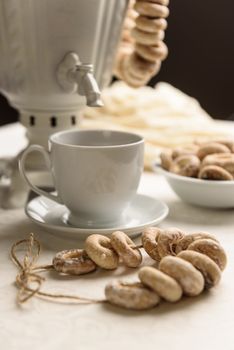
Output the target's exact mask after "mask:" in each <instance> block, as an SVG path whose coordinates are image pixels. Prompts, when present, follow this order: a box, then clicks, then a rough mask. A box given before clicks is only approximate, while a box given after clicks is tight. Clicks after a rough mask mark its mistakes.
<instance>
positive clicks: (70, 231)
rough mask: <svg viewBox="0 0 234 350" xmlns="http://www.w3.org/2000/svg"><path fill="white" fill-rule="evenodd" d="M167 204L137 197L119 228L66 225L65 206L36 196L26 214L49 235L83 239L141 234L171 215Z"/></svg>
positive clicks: (127, 210) (27, 206)
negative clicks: (90, 236)
mask: <svg viewBox="0 0 234 350" xmlns="http://www.w3.org/2000/svg"><path fill="white" fill-rule="evenodd" d="M168 212H169V209H168V207H167V205H166V204H165V203H163V202H161V201H159V200H157V199H155V198H152V197H149V196H146V195H142V194H137V195H136V197H135V198H134V200H133V201H132V203H131V205H130V206H129V208H128V209H126V212H125V223H121V224H120V225H119V226H116V227H103V228H98V229H97V228H87V227H86V228H82V227H74V226H71V225H70V224H68V223H67V221H66V218H67V216H68V210H67V208H66V207H65V206H64V205H60V204H58V203H56V202H53V201H51V200H50V199H48V198H46V197H42V196H39V197H36V198H34V199H33V200H31V201H30V202H29V203H27V205H26V207H25V213H26V215H27V216H28V217H29V219H30V220H32V221H33V222H34V223H36V224H37V225H39V226H41V227H43V228H44V230H46V231H47V232H50V233H52V234H55V235H56V236H60V237H62V238H64V237H66V238H70V239H83V238H85V237H87V236H88V235H90V234H92V233H98V234H104V235H107V234H110V233H112V232H113V231H117V230H121V231H124V232H125V233H127V234H128V235H129V236H135V235H137V234H139V233H140V232H141V231H142V230H143V229H144V228H145V227H148V226H155V225H156V224H158V223H160V222H161V221H162V220H163V219H165V217H166V216H167V215H168Z"/></svg>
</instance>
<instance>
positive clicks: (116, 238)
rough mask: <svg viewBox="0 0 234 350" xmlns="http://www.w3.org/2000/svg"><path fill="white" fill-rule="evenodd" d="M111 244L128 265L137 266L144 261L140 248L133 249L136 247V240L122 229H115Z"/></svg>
mask: <svg viewBox="0 0 234 350" xmlns="http://www.w3.org/2000/svg"><path fill="white" fill-rule="evenodd" d="M110 240H111V245H112V247H113V248H114V250H115V251H116V252H117V254H118V255H119V257H120V258H122V260H123V263H124V264H125V265H126V266H128V267H137V266H139V265H140V264H141V262H142V255H141V252H140V250H139V249H133V248H134V247H136V245H135V244H134V242H133V241H132V240H131V239H130V238H129V237H128V236H127V235H126V233H124V232H121V231H115V232H113V233H112V234H111V236H110Z"/></svg>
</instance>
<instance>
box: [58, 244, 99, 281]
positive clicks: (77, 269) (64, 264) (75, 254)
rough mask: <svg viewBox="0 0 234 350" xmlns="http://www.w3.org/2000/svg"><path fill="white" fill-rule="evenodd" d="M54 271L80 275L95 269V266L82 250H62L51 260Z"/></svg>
mask: <svg viewBox="0 0 234 350" xmlns="http://www.w3.org/2000/svg"><path fill="white" fill-rule="evenodd" d="M53 266H54V269H55V270H56V271H58V272H62V273H66V274H69V275H82V274H85V273H89V272H92V271H94V270H95V269H96V267H97V266H96V264H95V263H94V262H93V261H92V260H91V259H90V258H89V257H88V255H87V254H86V252H85V250H83V249H70V250H63V251H61V252H59V253H57V254H56V255H55V257H54V259H53Z"/></svg>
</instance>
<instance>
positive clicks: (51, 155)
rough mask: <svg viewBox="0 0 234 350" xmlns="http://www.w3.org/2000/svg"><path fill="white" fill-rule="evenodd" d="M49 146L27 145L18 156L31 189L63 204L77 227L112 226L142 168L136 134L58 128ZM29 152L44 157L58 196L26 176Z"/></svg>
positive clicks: (119, 218)
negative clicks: (61, 130) (41, 187)
mask: <svg viewBox="0 0 234 350" xmlns="http://www.w3.org/2000/svg"><path fill="white" fill-rule="evenodd" d="M49 150H50V151H49V152H47V151H46V150H45V149H44V148H43V147H41V146H39V145H31V146H29V147H28V148H27V149H26V150H25V151H24V153H23V154H22V157H21V159H20V163H19V166H20V172H21V174H22V176H23V177H24V178H25V180H26V181H27V183H28V185H29V186H30V188H31V189H32V190H33V191H34V192H36V193H37V194H39V195H43V196H45V197H47V198H49V199H51V200H54V201H56V202H58V203H59V204H63V205H65V206H66V207H67V208H68V210H69V216H68V222H69V223H70V224H71V225H74V226H77V227H97V228H99V227H107V226H110V227H111V226H112V227H113V226H115V225H116V224H118V223H120V222H122V221H123V218H124V212H125V210H126V209H127V208H128V206H129V205H130V203H131V201H132V199H133V198H134V196H135V195H136V192H137V188H138V185H139V182H140V178H141V174H142V171H143V166H144V140H143V138H142V137H141V136H139V135H136V134H133V133H127V132H122V131H110V130H75V131H63V132H59V133H56V134H53V135H52V136H51V137H50V139H49ZM31 152H40V153H41V154H42V155H43V156H44V158H45V162H46V164H47V167H48V168H49V170H50V171H51V173H52V176H53V180H54V186H55V189H56V192H57V195H54V194H52V193H48V192H45V191H43V190H41V189H39V188H38V187H36V186H34V185H33V184H32V183H31V182H30V180H29V179H28V177H27V174H26V170H25V161H26V158H27V156H28V155H29V153H31Z"/></svg>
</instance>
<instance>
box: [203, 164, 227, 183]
mask: <svg viewBox="0 0 234 350" xmlns="http://www.w3.org/2000/svg"><path fill="white" fill-rule="evenodd" d="M198 177H199V179H203V180H219V181H232V180H234V178H233V176H232V174H231V173H229V172H228V171H227V170H225V169H223V168H221V167H220V166H218V165H207V166H204V167H203V168H201V170H200V171H199V173H198Z"/></svg>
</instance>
